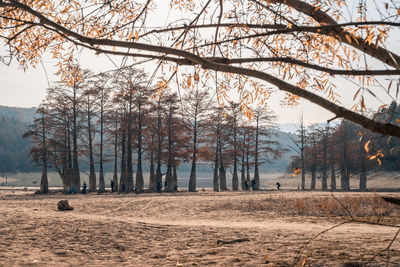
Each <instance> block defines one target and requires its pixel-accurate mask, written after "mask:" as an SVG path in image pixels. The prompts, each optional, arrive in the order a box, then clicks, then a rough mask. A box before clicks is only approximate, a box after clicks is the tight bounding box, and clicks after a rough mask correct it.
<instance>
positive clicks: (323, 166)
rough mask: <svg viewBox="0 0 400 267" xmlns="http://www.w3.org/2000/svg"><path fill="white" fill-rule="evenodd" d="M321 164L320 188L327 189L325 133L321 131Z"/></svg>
mask: <svg viewBox="0 0 400 267" xmlns="http://www.w3.org/2000/svg"><path fill="white" fill-rule="evenodd" d="M322 138H323V148H322V149H323V163H322V164H323V165H322V186H321V188H322V190H328V174H327V163H326V161H327V160H326V153H327V147H326V146H327V133H325V132H324V133H323V137H322Z"/></svg>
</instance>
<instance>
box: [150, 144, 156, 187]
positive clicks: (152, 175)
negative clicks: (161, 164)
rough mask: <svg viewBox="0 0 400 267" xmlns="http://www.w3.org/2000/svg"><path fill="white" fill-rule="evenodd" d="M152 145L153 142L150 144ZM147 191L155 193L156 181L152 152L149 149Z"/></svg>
mask: <svg viewBox="0 0 400 267" xmlns="http://www.w3.org/2000/svg"><path fill="white" fill-rule="evenodd" d="M152 144H153V142H152ZM149 191H150V192H156V191H157V181H156V175H155V173H154V151H153V148H151V151H150V178H149Z"/></svg>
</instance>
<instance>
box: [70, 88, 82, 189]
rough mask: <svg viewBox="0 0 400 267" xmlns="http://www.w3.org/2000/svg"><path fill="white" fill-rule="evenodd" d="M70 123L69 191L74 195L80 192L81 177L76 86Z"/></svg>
mask: <svg viewBox="0 0 400 267" xmlns="http://www.w3.org/2000/svg"><path fill="white" fill-rule="evenodd" d="M72 111H73V113H72V121H73V128H72V141H73V142H72V143H73V152H72V158H73V162H72V175H73V177H72V178H73V179H72V183H71V187H72V188H71V189H72V190H73V191H74V192H75V193H80V192H81V177H80V173H79V165H78V129H77V128H78V127H77V118H78V111H77V96H76V86H75V85H74V98H73V109H72Z"/></svg>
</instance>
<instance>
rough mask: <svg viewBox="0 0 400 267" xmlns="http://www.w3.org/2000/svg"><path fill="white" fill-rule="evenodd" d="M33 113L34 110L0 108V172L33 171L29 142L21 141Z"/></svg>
mask: <svg viewBox="0 0 400 267" xmlns="http://www.w3.org/2000/svg"><path fill="white" fill-rule="evenodd" d="M34 113H35V108H16V107H5V106H0V172H17V171H32V170H35V167H34V164H33V163H32V162H31V160H30V158H29V150H30V147H31V144H30V141H29V140H24V139H22V134H23V133H24V132H25V131H26V130H27V129H28V125H29V124H30V123H31V122H32V118H33V115H34Z"/></svg>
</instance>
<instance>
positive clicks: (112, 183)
mask: <svg viewBox="0 0 400 267" xmlns="http://www.w3.org/2000/svg"><path fill="white" fill-rule="evenodd" d="M114 186H115V182H114V181H113V180H111V192H114Z"/></svg>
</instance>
